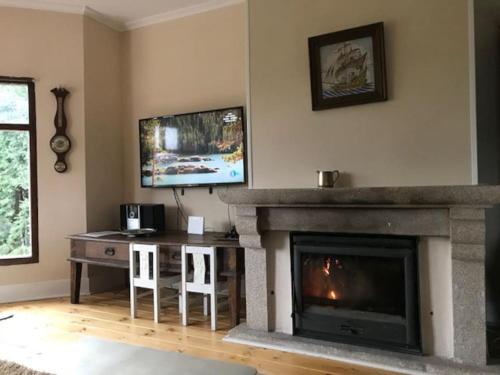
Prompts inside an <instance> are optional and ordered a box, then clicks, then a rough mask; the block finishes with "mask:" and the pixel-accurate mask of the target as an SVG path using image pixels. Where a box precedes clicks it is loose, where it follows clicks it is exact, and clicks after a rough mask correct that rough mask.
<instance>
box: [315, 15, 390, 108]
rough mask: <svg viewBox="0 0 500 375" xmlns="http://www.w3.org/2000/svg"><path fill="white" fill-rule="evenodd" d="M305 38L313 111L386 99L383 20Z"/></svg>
mask: <svg viewBox="0 0 500 375" xmlns="http://www.w3.org/2000/svg"><path fill="white" fill-rule="evenodd" d="M308 41H309V67H310V75H311V97H312V109H313V111H319V110H323V109H329V108H337V107H344V106H350V105H357V104H365V103H373V102H379V101H385V100H387V83H386V68H385V47H384V23H383V22H379V23H374V24H371V25H366V26H361V27H356V28H353V29H348V30H342V31H337V32H333V33H329V34H323V35H318V36H314V37H311V38H309V40H308Z"/></svg>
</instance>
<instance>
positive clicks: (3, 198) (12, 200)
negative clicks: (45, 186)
mask: <svg viewBox="0 0 500 375" xmlns="http://www.w3.org/2000/svg"><path fill="white" fill-rule="evenodd" d="M29 181H30V179H29V134H28V132H18V131H6V130H1V131H0V258H1V257H6V256H7V257H12V256H30V255H31V243H30V242H31V240H30V238H31V236H30V199H29Z"/></svg>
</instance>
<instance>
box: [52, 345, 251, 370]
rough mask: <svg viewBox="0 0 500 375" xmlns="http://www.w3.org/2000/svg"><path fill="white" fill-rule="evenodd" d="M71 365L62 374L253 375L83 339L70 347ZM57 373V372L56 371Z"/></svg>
mask: <svg viewBox="0 0 500 375" xmlns="http://www.w3.org/2000/svg"><path fill="white" fill-rule="evenodd" d="M71 352H72V353H71V354H70V353H67V354H65V355H68V354H69V355H70V356H71V357H74V358H75V362H74V365H70V366H69V368H67V369H65V370H64V373H65V374H72V375H78V374H82V375H83V374H85V375H90V374H92V375H100V374H102V375H109V374H118V373H119V374H120V375H128V374H130V375H132V374H133V375H139V374H145V375H146V374H165V375H170V374H171V375H179V374H183V375H210V374H213V375H221V374H224V375H255V374H256V373H257V372H256V371H255V369H252V368H250V367H247V366H242V365H237V364H232V363H226V362H220V361H213V360H208V359H201V358H196V357H192V356H190V355H186V354H181V353H176V352H165V351H161V350H155V349H148V348H143V347H140V346H134V345H128V344H122V343H117V342H113V341H105V340H100V339H94V338H90V337H88V338H82V339H81V340H80V341H79V342H77V343H76V344H74V346H72V347H71ZM58 374H59V372H58Z"/></svg>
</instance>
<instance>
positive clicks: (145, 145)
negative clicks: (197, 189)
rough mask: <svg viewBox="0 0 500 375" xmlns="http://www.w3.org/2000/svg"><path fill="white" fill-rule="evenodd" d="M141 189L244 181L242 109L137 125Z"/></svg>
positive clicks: (187, 115) (228, 109)
mask: <svg viewBox="0 0 500 375" xmlns="http://www.w3.org/2000/svg"><path fill="white" fill-rule="evenodd" d="M139 132H140V135H139V136H140V146H141V185H142V186H143V187H176V186H203V185H218V184H242V183H245V182H246V170H245V160H246V158H245V134H244V123H243V107H236V108H227V109H220V110H215V111H207V112H197V113H187V114H182V115H175V116H163V117H154V118H149V119H144V120H139Z"/></svg>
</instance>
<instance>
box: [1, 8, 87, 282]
mask: <svg viewBox="0 0 500 375" xmlns="http://www.w3.org/2000/svg"><path fill="white" fill-rule="evenodd" d="M0 45H1V46H2V58H1V59H0V75H7V76H28V77H33V78H35V94H36V109H37V148H38V198H39V199H38V209H39V227H40V228H39V238H40V263H38V264H30V265H20V266H8V267H2V268H1V271H0V285H5V284H16V283H30V282H40V281H47V280H58V279H68V278H69V266H68V262H67V261H66V258H67V256H68V250H69V244H68V241H67V240H65V239H64V236H65V235H67V234H69V233H75V232H81V231H85V227H86V225H85V222H86V211H85V159H84V158H85V144H84V94H83V87H84V83H83V48H82V47H83V26H82V17H81V16H77V15H67V14H60V13H53V12H43V11H32V10H20V9H11V8H2V7H0ZM58 85H64V87H66V88H67V89H68V90H69V91H70V92H71V94H70V96H69V97H68V98H67V105H66V114H67V117H68V133H69V137H70V138H71V142H72V150H71V152H70V153H69V157H68V160H69V170H68V172H67V173H64V174H59V173H56V172H55V171H54V168H53V165H54V162H55V155H54V153H53V152H52V151H51V150H50V148H49V140H50V138H51V137H52V136H53V135H54V133H55V128H54V113H55V109H56V102H55V99H54V96H53V94H52V93H51V92H50V90H51V89H52V88H54V87H56V86H58Z"/></svg>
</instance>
